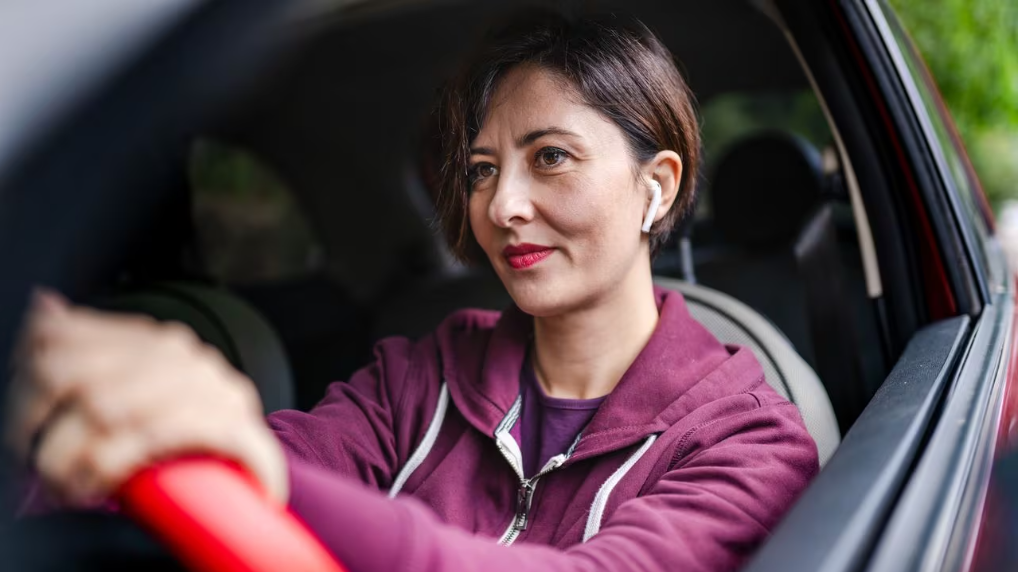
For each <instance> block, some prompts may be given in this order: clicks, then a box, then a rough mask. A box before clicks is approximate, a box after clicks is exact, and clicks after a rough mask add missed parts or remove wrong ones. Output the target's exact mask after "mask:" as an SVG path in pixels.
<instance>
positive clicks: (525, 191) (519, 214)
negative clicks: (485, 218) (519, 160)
mask: <svg viewBox="0 0 1020 572" xmlns="http://www.w3.org/2000/svg"><path fill="white" fill-rule="evenodd" d="M530 188H531V185H530V184H529V181H528V177H527V176H526V175H524V174H522V173H515V172H507V171H503V172H501V173H500V175H499V179H498V180H497V181H496V192H495V193H494V194H493V196H492V202H490V203H489V220H491V221H492V223H493V224H495V225H496V226H498V227H501V228H510V227H511V226H514V225H516V224H522V223H526V222H528V221H530V220H532V219H533V218H534V216H535V206H534V203H533V202H532V197H531V192H530Z"/></svg>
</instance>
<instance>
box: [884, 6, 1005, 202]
mask: <svg viewBox="0 0 1020 572" xmlns="http://www.w3.org/2000/svg"><path fill="white" fill-rule="evenodd" d="M889 2H890V4H891V5H892V7H893V9H895V10H896V13H897V14H898V15H899V18H900V21H901V22H902V24H903V26H904V27H905V28H906V29H907V31H908V32H909V33H910V35H911V37H912V38H913V39H914V43H915V44H916V46H917V49H918V51H919V52H920V53H921V56H922V57H923V58H924V59H925V61H926V62H927V64H928V68H929V69H930V71H931V73H932V75H933V76H934V77H935V82H936V83H937V84H938V86H939V91H941V92H942V96H943V99H944V100H945V102H946V105H947V106H948V107H949V110H950V113H951V114H952V115H953V119H954V121H955V123H956V126H957V128H958V129H959V131H960V135H961V136H962V137H963V140H964V144H965V145H966V146H967V152H968V155H969V156H970V158H971V161H972V162H973V164H974V168H975V169H976V170H977V172H978V176H979V177H980V178H981V182H982V185H983V186H984V189H985V192H986V193H987V195H988V197H989V199H990V201H991V202H992V204H993V206H994V207H995V208H996V209H998V208H999V206H1001V205H1002V203H1003V201H1006V200H1014V201H1015V200H1016V199H1017V3H1016V2H1015V1H1010V0H1005V1H1004V0H889Z"/></svg>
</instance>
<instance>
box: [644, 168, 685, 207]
mask: <svg viewBox="0 0 1020 572" xmlns="http://www.w3.org/2000/svg"><path fill="white" fill-rule="evenodd" d="M642 171H643V172H644V174H645V176H646V177H647V178H648V179H655V180H656V181H658V182H659V184H660V185H662V203H661V204H660V205H659V210H658V212H657V213H655V222H658V221H659V220H661V219H662V217H664V216H666V213H668V212H669V209H671V208H673V203H674V202H676V197H677V194H678V193H679V191H680V181H681V178H680V177H681V176H682V175H683V172H684V165H683V161H681V160H680V155H677V153H676V152H675V151H659V152H658V153H656V155H655V157H653V158H652V160H651V161H649V162H648V163H647V165H646V166H645V168H644V169H642Z"/></svg>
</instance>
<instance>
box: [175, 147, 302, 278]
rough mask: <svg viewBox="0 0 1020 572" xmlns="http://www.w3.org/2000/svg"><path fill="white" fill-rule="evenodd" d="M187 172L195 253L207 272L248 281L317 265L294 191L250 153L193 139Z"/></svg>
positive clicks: (292, 274)
mask: <svg viewBox="0 0 1020 572" xmlns="http://www.w3.org/2000/svg"><path fill="white" fill-rule="evenodd" d="M189 176H190V179H191V187H192V217H193V221H194V225H195V232H196V235H197V237H196V238H197V242H198V248H199V254H200V256H201V258H202V264H203V265H204V270H205V271H206V272H207V273H208V274H209V275H210V276H212V277H213V278H215V279H217V280H219V281H221V282H224V283H227V284H250V283H256V282H264V281H273V280H284V279H288V278H296V277H300V276H302V275H306V274H309V273H311V272H312V271H314V270H316V269H317V268H319V267H320V265H321V263H322V249H321V247H320V245H319V243H318V242H317V241H316V240H315V238H314V235H313V234H312V232H311V230H310V228H309V226H308V224H307V221H306V220H305V218H304V216H303V215H302V213H301V210H300V208H299V207H298V205H297V204H296V203H295V200H294V195H293V194H292V193H291V192H290V190H289V189H288V188H287V187H286V185H285V184H284V183H283V181H281V179H280V178H279V177H278V176H277V175H276V174H275V173H273V172H272V171H271V170H269V169H267V168H266V167H265V166H264V165H263V164H262V163H260V162H259V161H258V159H256V158H255V157H254V156H252V155H251V154H250V153H247V152H245V151H243V150H240V149H235V148H232V147H229V146H226V145H222V144H219V143H217V142H214V141H208V140H200V141H197V142H196V143H195V144H194V145H193V147H192V149H191V157H190V164H189Z"/></svg>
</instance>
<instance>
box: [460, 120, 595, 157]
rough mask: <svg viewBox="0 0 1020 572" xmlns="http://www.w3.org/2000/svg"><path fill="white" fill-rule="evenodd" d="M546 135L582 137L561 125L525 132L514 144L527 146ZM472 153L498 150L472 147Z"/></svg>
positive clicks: (484, 153) (483, 153)
mask: <svg viewBox="0 0 1020 572" xmlns="http://www.w3.org/2000/svg"><path fill="white" fill-rule="evenodd" d="M546 135H563V136H564V137H574V138H580V137H581V136H580V135H578V134H577V133H574V132H573V131H568V130H566V129H563V128H560V127H546V128H545V129H536V130H534V131H531V132H529V133H527V134H525V135H524V136H523V137H520V138H518V139H517V141H515V142H514V144H516V145H517V147H525V146H528V145H531V144H532V143H534V142H535V141H538V140H539V139H541V138H542V137H545V136H546ZM471 154H472V155H495V154H496V152H495V151H494V150H493V149H491V148H489V147H472V148H471Z"/></svg>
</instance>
